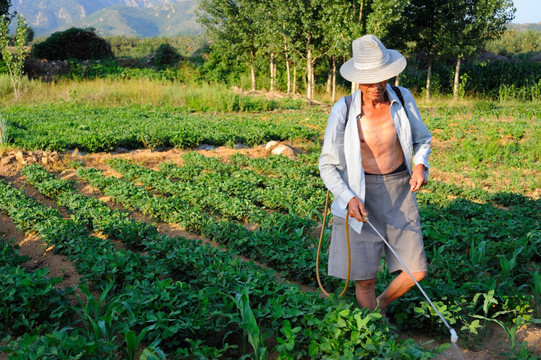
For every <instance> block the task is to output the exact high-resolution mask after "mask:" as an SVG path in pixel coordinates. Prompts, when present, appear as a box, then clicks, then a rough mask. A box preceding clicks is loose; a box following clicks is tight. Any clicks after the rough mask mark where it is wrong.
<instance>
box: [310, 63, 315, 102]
mask: <svg viewBox="0 0 541 360" xmlns="http://www.w3.org/2000/svg"><path fill="white" fill-rule="evenodd" d="M310 83H311V85H310V88H311V89H312V91H311V93H310V100H314V93H315V91H316V81H315V75H314V64H313V63H312V76H311V77H310Z"/></svg>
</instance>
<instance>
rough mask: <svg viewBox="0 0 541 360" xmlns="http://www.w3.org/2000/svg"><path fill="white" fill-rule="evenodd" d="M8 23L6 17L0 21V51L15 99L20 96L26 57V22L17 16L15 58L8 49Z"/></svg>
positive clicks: (20, 16)
mask: <svg viewBox="0 0 541 360" xmlns="http://www.w3.org/2000/svg"><path fill="white" fill-rule="evenodd" d="M9 23H10V21H9V18H8V17H6V16H2V18H1V19H0V50H1V51H2V59H3V60H4V63H5V64H6V66H7V68H8V72H9V76H10V78H11V84H12V86H13V95H14V96H15V99H17V98H18V97H19V96H20V93H21V84H22V77H23V67H24V59H25V57H26V54H25V48H24V45H25V43H26V34H27V32H28V28H27V26H26V20H25V19H24V17H23V16H22V15H20V14H19V15H18V16H17V31H16V34H15V50H16V53H15V56H14V55H13V54H12V53H11V51H10V50H9V49H8V42H9V32H8V25H9Z"/></svg>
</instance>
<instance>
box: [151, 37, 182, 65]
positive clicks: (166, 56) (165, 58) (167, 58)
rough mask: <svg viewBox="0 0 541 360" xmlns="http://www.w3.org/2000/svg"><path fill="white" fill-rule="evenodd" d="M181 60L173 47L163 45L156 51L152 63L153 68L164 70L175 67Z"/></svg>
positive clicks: (166, 44)
mask: <svg viewBox="0 0 541 360" xmlns="http://www.w3.org/2000/svg"><path fill="white" fill-rule="evenodd" d="M181 59H182V56H180V54H179V53H178V51H177V50H176V49H175V48H174V47H173V46H171V45H170V44H168V43H163V44H161V45H160V46H159V47H158V48H157V49H156V52H155V53H154V59H153V61H152V63H153V64H154V66H157V67H160V68H164V67H170V66H174V65H176V64H177V63H178V62H179V61H180V60H181Z"/></svg>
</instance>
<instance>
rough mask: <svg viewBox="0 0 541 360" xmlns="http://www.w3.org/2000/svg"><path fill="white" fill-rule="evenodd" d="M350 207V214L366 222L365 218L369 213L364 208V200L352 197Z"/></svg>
mask: <svg viewBox="0 0 541 360" xmlns="http://www.w3.org/2000/svg"><path fill="white" fill-rule="evenodd" d="M348 207H349V216H351V217H352V218H355V219H356V220H358V221H360V222H366V220H365V218H367V217H368V213H367V212H366V210H365V209H364V204H363V202H362V201H361V200H360V199H359V198H358V197H354V198H351V200H350V201H349V204H348Z"/></svg>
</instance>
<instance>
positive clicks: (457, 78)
mask: <svg viewBox="0 0 541 360" xmlns="http://www.w3.org/2000/svg"><path fill="white" fill-rule="evenodd" d="M459 81H460V56H458V57H457V58H456V67H455V81H454V82H453V99H454V100H457V99H458V82H459Z"/></svg>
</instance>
